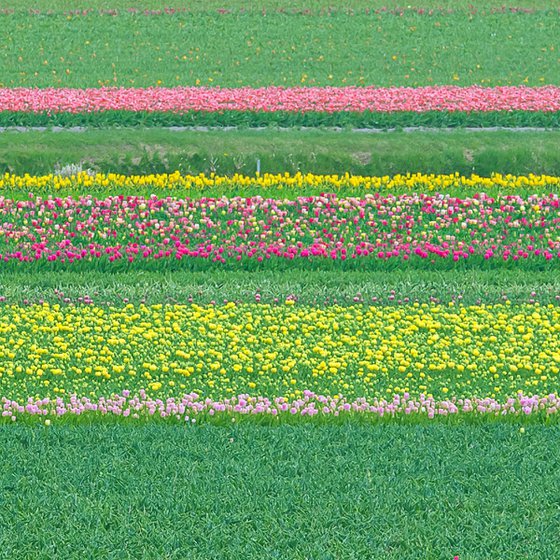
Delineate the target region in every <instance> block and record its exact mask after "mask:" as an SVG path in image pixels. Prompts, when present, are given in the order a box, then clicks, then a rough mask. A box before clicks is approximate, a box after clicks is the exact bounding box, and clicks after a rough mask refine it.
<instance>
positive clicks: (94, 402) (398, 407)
mask: <svg viewBox="0 0 560 560" xmlns="http://www.w3.org/2000/svg"><path fill="white" fill-rule="evenodd" d="M0 405H1V410H2V417H3V418H8V419H11V420H12V421H16V420H17V418H18V417H33V416H39V417H45V418H49V417H61V416H64V417H77V416H82V415H87V414H92V413H96V414H99V415H102V416H113V417H123V418H128V417H130V418H134V419H139V418H149V417H158V418H172V419H177V420H181V421H191V422H195V421H196V418H197V417H198V418H200V417H201V416H203V417H205V419H208V417H213V416H216V417H219V416H231V417H232V418H235V416H236V415H241V416H269V417H278V418H281V417H283V416H284V417H286V416H291V417H294V416H298V417H307V418H309V417H314V416H318V417H337V416H344V415H356V414H358V415H361V416H364V417H370V418H372V419H375V418H384V417H388V418H394V417H402V416H409V417H418V418H427V419H433V418H436V417H444V416H459V415H467V414H468V415H472V416H486V417H504V416H510V417H511V416H530V415H535V414H542V415H545V416H547V417H548V416H552V415H556V414H557V413H558V412H559V410H560V397H559V396H558V395H555V394H550V395H548V396H538V395H533V396H526V395H523V394H521V393H520V394H518V395H517V396H515V397H510V398H508V399H506V400H504V401H502V402H500V401H497V400H495V399H493V398H478V397H474V398H472V399H457V398H454V397H453V398H451V399H448V400H442V401H436V400H434V399H433V398H432V397H426V396H425V395H419V396H418V397H417V398H413V397H411V396H410V395H409V394H408V393H405V394H404V395H395V396H394V397H393V398H392V399H389V400H386V399H372V400H371V401H368V400H367V399H365V398H358V399H356V400H353V401H350V400H347V399H346V398H344V397H343V396H337V397H336V398H335V397H332V396H324V395H318V394H316V393H314V392H312V391H304V392H303V396H302V397H301V398H298V399H294V400H289V399H287V398H285V397H277V398H272V399H271V398H267V397H261V396H259V397H255V396H250V395H239V396H237V397H232V398H229V399H224V400H222V401H215V400H212V399H210V398H201V397H200V396H199V395H198V394H196V393H189V394H185V395H183V396H181V397H178V398H175V397H168V398H165V399H160V398H153V397H150V396H148V395H147V393H146V392H145V391H144V390H141V391H139V393H138V394H137V395H131V393H130V391H127V390H124V391H122V393H121V394H115V395H112V396H110V397H99V398H97V399H91V398H89V397H78V396H76V395H72V396H69V397H67V398H63V397H57V398H56V399H49V398H43V399H36V398H32V397H30V398H29V399H28V401H27V402H26V403H19V402H17V401H14V400H10V399H9V398H6V397H3V398H2V399H0Z"/></svg>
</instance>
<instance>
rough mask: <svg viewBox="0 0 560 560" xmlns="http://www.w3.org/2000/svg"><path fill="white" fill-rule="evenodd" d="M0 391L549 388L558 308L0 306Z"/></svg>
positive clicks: (473, 391)
mask: <svg viewBox="0 0 560 560" xmlns="http://www.w3.org/2000/svg"><path fill="white" fill-rule="evenodd" d="M1 309H2V313H1V314H0V347H1V350H0V395H3V396H5V397H6V398H9V399H11V400H15V401H18V402H21V401H25V400H27V399H28V397H33V398H34V399H35V398H36V399H43V398H55V397H56V396H64V395H71V394H76V395H78V396H79V397H80V398H81V397H99V396H103V395H105V396H106V395H109V394H113V393H118V392H121V391H123V390H125V389H127V390H129V391H133V392H135V393H137V392H138V391H140V390H141V389H145V390H146V391H147V392H148V393H149V395H151V396H152V397H153V398H154V399H155V398H156V397H158V398H160V399H163V400H165V399H166V398H169V397H173V396H177V395H178V394H182V393H184V392H186V393H190V392H193V391H194V392H196V393H197V394H199V395H201V396H202V397H203V398H209V399H213V400H215V401H220V402H221V401H223V400H224V399H226V398H231V397H233V396H234V395H239V394H244V393H251V394H257V395H263V396H266V397H269V398H273V397H277V396H283V397H285V398H288V399H297V398H300V397H302V395H303V391H304V390H306V389H308V390H312V391H315V392H316V393H320V394H325V395H331V396H333V397H335V396H336V395H340V394H343V395H345V396H347V397H348V398H350V399H352V400H355V399H358V398H362V397H363V398H367V399H368V400H370V401H371V400H372V399H382V398H387V397H388V396H392V395H395V394H400V395H403V394H404V393H409V394H413V395H419V394H425V395H427V396H429V397H433V398H435V399H436V400H442V399H447V398H451V397H456V398H457V399H459V398H461V399H465V398H471V397H475V396H476V397H481V398H482V397H484V398H485V397H489V398H493V399H500V398H504V399H505V398H507V397H509V396H511V395H516V394H518V393H520V392H522V393H527V392H529V391H531V392H533V391H534V392H537V393H540V394H548V393H551V392H555V391H557V389H558V378H559V377H558V376H559V375H560V307H559V306H558V305H557V304H548V305H542V306H541V305H539V304H532V305H529V304H518V305H514V304H510V303H509V302H506V303H503V304H495V305H483V304H481V305H469V306H465V305H461V304H453V303H452V302H450V303H449V304H447V305H437V304H417V303H415V304H410V305H403V306H398V307H396V306H368V305H364V304H359V305H349V306H348V305H347V306H340V305H329V306H325V307H317V306H309V305H302V304H299V303H297V302H295V300H294V299H290V298H287V299H286V300H285V301H284V302H283V304H282V305H269V304H262V303H261V304H258V303H249V304H236V303H234V302H229V303H227V304H219V305H204V306H203V305H196V304H187V305H180V304H173V305H171V304H156V305H144V304H140V305H133V304H127V305H119V306H110V307H101V306H97V305H92V304H89V305H60V304H54V305H51V304H47V303H44V304H42V305H31V306H20V305H8V304H3V305H2V308H1Z"/></svg>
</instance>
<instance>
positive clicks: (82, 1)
mask: <svg viewBox="0 0 560 560" xmlns="http://www.w3.org/2000/svg"><path fill="white" fill-rule="evenodd" d="M166 5H167V6H169V7H173V8H186V9H188V10H189V11H193V12H206V11H211V10H219V9H223V8H225V7H227V8H228V9H237V10H241V9H243V10H255V11H258V10H262V9H263V8H264V9H285V10H288V9H295V10H317V9H325V8H332V7H333V4H332V2H331V1H330V0H256V1H255V0H228V1H227V2H224V0H205V2H200V3H196V2H190V1H188V0H178V1H174V2H169V3H168V4H166V3H162V2H160V1H158V0H142V1H138V0H34V1H33V2H26V5H25V6H22V4H21V2H18V1H17V0H4V1H3V2H2V4H1V7H2V8H4V9H12V10H19V11H28V10H29V9H36V10H52V11H66V10H74V9H82V10H83V9H108V10H111V9H113V10H114V9H116V10H123V9H127V8H137V9H141V10H143V9H162V7H164V6H166ZM344 5H345V7H346V8H348V9H353V10H359V9H366V8H369V9H372V10H373V9H379V8H389V9H395V8H403V7H407V6H408V5H409V4H407V3H406V2H402V1H400V0H348V1H347V2H345V3H344ZM413 5H415V6H419V7H423V8H436V9H437V8H442V9H453V10H463V11H467V10H470V9H471V6H472V7H474V8H476V9H491V8H502V7H503V6H504V5H506V6H508V7H509V6H513V7H522V8H526V9H537V10H547V9H548V10H550V9H551V8H553V7H554V6H553V5H551V3H550V2H547V1H546V0H522V1H520V2H511V3H508V4H506V3H504V2H503V1H502V0H423V1H422V2H421V3H416V4H413Z"/></svg>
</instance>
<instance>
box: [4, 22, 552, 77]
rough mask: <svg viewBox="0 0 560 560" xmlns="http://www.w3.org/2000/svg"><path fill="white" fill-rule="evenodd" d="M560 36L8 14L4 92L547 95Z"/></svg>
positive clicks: (437, 27)
mask: <svg viewBox="0 0 560 560" xmlns="http://www.w3.org/2000/svg"><path fill="white" fill-rule="evenodd" d="M156 21H157V23H155V22H156ZM559 37H560V19H559V18H558V12H557V11H549V12H542V11H540V12H535V13H529V14H524V13H503V14H502V13H499V14H481V13H469V12H468V11H465V12H463V13H451V14H439V15H435V16H433V17H425V16H424V15H421V14H418V13H416V12H413V11H405V12H403V15H402V16H401V15H394V14H391V13H389V14H385V15H383V14H375V13H372V12H370V13H366V12H365V11H364V12H359V13H356V14H355V15H353V16H350V15H348V14H345V13H341V12H335V13H331V14H329V13H328V12H326V13H324V15H322V16H321V15H318V16H309V15H307V14H306V13H300V14H299V15H293V14H289V13H279V12H277V11H276V12H275V11H272V12H270V11H269V12H264V13H263V12H262V11H260V12H255V11H247V12H241V11H239V12H235V13H230V14H219V13H192V14H189V13H187V14H177V15H174V16H172V17H161V18H159V19H157V20H154V19H153V18H150V17H145V16H141V15H134V14H125V15H122V16H120V17H111V16H109V15H101V14H91V15H90V16H86V17H83V16H67V15H65V14H54V15H50V16H48V15H44V14H43V15H37V16H30V15H29V14H27V13H24V14H22V13H15V14H3V15H0V45H2V48H0V67H1V68H2V77H1V84H0V85H1V86H3V87H17V86H25V87H27V86H29V87H40V88H45V87H77V88H84V87H99V86H100V85H107V86H126V87H147V86H169V87H172V86H177V85H192V86H197V85H205V86H209V85H212V86H221V87H239V86H244V85H246V86H255V87H256V86H269V85H278V86H296V85H298V86H301V85H306V86H309V85H314V86H328V85H331V86H344V85H357V86H360V85H376V86H379V87H384V86H412V87H415V86H422V85H442V84H455V85H460V86H465V85H473V84H478V85H484V86H497V85H529V86H540V85H544V84H560V72H559V71H558V51H559V48H560V43H559ZM115 53H118V56H116V55H115Z"/></svg>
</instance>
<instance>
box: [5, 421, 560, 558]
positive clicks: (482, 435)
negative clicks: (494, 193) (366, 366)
mask: <svg viewBox="0 0 560 560" xmlns="http://www.w3.org/2000/svg"><path fill="white" fill-rule="evenodd" d="M559 435H560V430H559V428H558V427H557V426H554V427H545V426H538V425H535V426H530V427H527V429H526V431H525V433H520V428H519V426H518V425H507V424H488V425H483V426H478V425H474V426H472V425H459V426H452V427H450V426H447V425H436V424H434V425H429V426H395V425H387V426H386V425H382V426H377V427H372V426H356V425H352V424H348V425H341V426H324V427H321V428H318V427H317V426H311V425H300V426H281V427H278V428H263V427H259V426H242V427H240V426H236V425H232V426H231V427H229V428H223V427H212V426H204V427H190V428H187V427H184V426H163V425H148V426H144V427H136V428H131V427H128V426H119V425H118V426H102V425H93V426H72V427H55V426H51V427H49V428H45V427H40V426H36V427H34V428H30V427H23V426H20V427H18V426H8V427H2V428H0V446H1V448H2V450H3V453H2V456H1V458H0V488H1V489H2V492H1V494H0V503H2V507H1V508H0V524H1V526H2V528H3V530H2V532H0V550H1V551H2V552H1V557H2V558H14V557H17V558H21V559H22V560H26V559H33V560H36V559H46V558H52V557H55V556H56V557H64V558H68V559H69V560H70V559H81V558H94V557H99V556H105V557H108V556H111V555H114V553H115V551H121V552H122V553H121V555H120V557H121V558H140V557H143V558H167V559H182V558H193V559H198V558H200V559H203V558H204V559H213V558H216V559H217V558H234V557H235V558H247V559H252V558H255V559H257V558H263V556H265V557H268V558H275V557H278V558H296V559H303V558H323V559H327V558H342V557H344V558H364V557H367V558H379V559H381V558H383V559H399V560H400V559H401V558H409V559H424V558H427V557H428V558H448V559H451V558H453V557H454V556H455V555H457V556H459V557H460V558H461V560H475V559H476V560H481V559H488V560H490V559H494V558H506V557H507V558H511V559H513V560H516V559H521V558H527V557H530V558H550V557H554V555H555V552H556V550H558V548H559V547H560V538H559V536H558V532H557V531H556V527H557V525H558V522H560V514H559V509H558V503H557V500H556V498H555V497H554V496H555V491H556V487H557V472H558V469H559V468H560V463H559V460H558V457H559V456H560V443H559V442H560V437H559ZM537 475H538V476H537ZM528 494H530V496H531V499H527V495H528ZM38 512H40V513H38Z"/></svg>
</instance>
